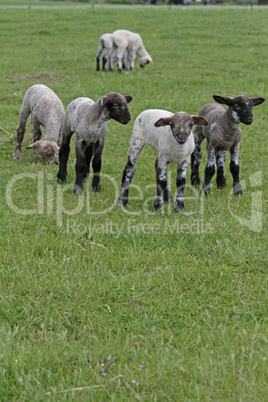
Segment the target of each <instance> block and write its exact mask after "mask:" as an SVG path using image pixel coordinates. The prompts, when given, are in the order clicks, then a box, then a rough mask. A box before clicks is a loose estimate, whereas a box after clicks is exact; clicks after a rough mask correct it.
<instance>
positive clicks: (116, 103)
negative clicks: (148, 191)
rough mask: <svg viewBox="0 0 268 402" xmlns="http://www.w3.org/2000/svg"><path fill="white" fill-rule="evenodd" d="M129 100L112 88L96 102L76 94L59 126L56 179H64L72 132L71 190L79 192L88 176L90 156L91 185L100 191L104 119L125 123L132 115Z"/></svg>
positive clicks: (104, 133)
mask: <svg viewBox="0 0 268 402" xmlns="http://www.w3.org/2000/svg"><path fill="white" fill-rule="evenodd" d="M131 100H132V97H131V96H124V95H121V94H119V93H117V92H111V93H108V94H107V95H105V96H103V97H101V98H100V99H99V100H98V101H97V102H94V101H93V100H92V99H90V98H77V99H75V100H73V101H72V102H71V103H70V104H69V105H68V107H67V110H66V115H65V119H64V122H63V126H62V130H61V135H62V142H61V146H60V153H59V172H58V175H57V177H58V181H62V182H65V181H66V175H67V162H68V157H69V152H70V139H71V137H72V135H73V133H75V134H76V140H75V151H76V165H75V170H76V181H75V185H74V193H77V194H78V195H81V194H82V192H83V180H84V179H88V177H89V169H90V162H91V159H92V157H93V160H92V167H93V171H94V175H93V180H92V187H93V190H94V191H95V192H96V193H98V192H99V191H100V189H101V184H100V177H99V175H100V170H101V163H102V151H103V147H104V142H105V135H106V133H107V121H108V120H110V119H114V120H116V121H118V122H119V123H121V124H127V123H128V122H129V121H130V119H131V117H130V113H129V110H128V107H127V103H129V102H130V101H131Z"/></svg>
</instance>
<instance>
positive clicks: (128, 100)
mask: <svg viewBox="0 0 268 402" xmlns="http://www.w3.org/2000/svg"><path fill="white" fill-rule="evenodd" d="M124 97H125V98H126V101H127V103H129V102H131V101H132V99H133V98H132V96H130V95H124Z"/></svg>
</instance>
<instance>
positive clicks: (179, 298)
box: [0, 0, 268, 401]
mask: <svg viewBox="0 0 268 402" xmlns="http://www.w3.org/2000/svg"><path fill="white" fill-rule="evenodd" d="M267 18H268V7H257V6H256V7H255V6H254V7H253V9H252V11H251V12H250V9H249V8H248V6H231V5H230V6H226V5H225V6H201V5H195V6H187V7H181V6H178V7H176V6H172V7H171V9H169V7H168V6H166V5H159V6H135V7H132V6H120V5H114V6H110V5H104V4H98V3H96V4H86V3H85V4H82V3H65V2H64V3H63V2H49V1H39V2H35V1H30V0H29V1H23V0H21V1H19V0H17V1H15V0H14V1H13V0H9V1H4V0H0V20H1V53H0V61H1V64H0V65H1V68H0V82H1V93H0V102H1V103H0V104H1V111H0V116H1V119H0V167H1V175H0V177H1V179H0V180H1V192H0V197H1V199H0V214H1V226H0V241H1V244H0V400H1V401H45V400H49V401H50V400H51V401H64V400H67V401H72V400H75V401H84V400H85V401H108V400H112V401H126V400H128V401H134V400H140V401H187V400H189V401H190V400H191V401H244V400H247V401H265V400H266V401H267V395H268V386H267V384H268V353H267V350H268V313H267V312H268V286H267V285H268V283H267V261H268V257H267V249H268V248H267V200H268V190H267V177H268V163H267V147H268V140H267V132H268V119H267V117H268V100H266V102H264V103H263V104H262V105H260V106H258V107H256V108H255V109H254V122H253V124H252V125H250V126H245V125H244V126H242V135H243V136H242V140H241V147H240V158H239V160H240V169H241V170H240V172H241V173H240V177H241V182H242V185H243V189H244V193H243V195H242V196H239V197H234V196H233V195H232V178H231V175H230V172H229V168H228V166H229V155H228V156H227V160H226V176H227V187H226V188H225V189H223V190H217V188H216V184H215V178H213V181H212V183H213V185H212V189H211V193H210V195H209V196H208V197H206V198H205V197H201V196H199V192H198V190H197V189H193V188H191V186H190V184H189V177H190V168H189V170H188V173H187V187H186V190H185V213H184V214H179V215H178V214H175V213H174V211H173V208H174V205H165V206H164V208H163V211H162V213H161V214H158V215H155V214H154V212H153V202H154V197H155V171H154V163H155V159H156V157H157V153H156V151H155V150H153V149H152V148H149V147H147V148H146V147H145V148H144V150H143V151H142V153H141V154H140V157H139V159H138V162H137V165H136V173H135V176H134V179H133V184H132V186H131V187H130V200H129V205H128V208H127V209H126V210H125V211H124V210H122V209H121V208H120V207H119V206H118V205H117V198H118V195H119V190H120V183H121V177H122V172H123V169H124V166H125V163H126V161H127V151H128V145H129V140H130V137H131V132H132V127H133V123H134V120H135V118H136V117H137V116H138V114H139V113H140V112H141V111H143V110H145V109H149V108H161V109H167V110H170V111H172V112H176V111H180V110H184V111H186V112H188V113H190V114H197V113H198V111H199V109H200V108H201V107H202V106H203V105H204V104H205V103H208V102H212V101H213V99H212V96H213V95H214V94H217V95H223V96H237V95H240V94H244V95H247V96H252V97H266V98H267V84H268V74H267V73H268V67H267V66H268V52H267V45H268V40H267V38H268V26H267ZM119 28H126V29H129V30H132V31H134V32H139V33H140V34H141V35H142V37H143V40H144V44H145V47H146V49H147V50H148V52H149V53H150V54H151V56H152V58H153V64H152V65H148V66H146V67H145V69H140V68H139V65H138V60H137V59H136V69H135V71H134V72H132V71H131V72H124V73H123V74H120V73H118V72H117V71H115V72H114V73H110V72H106V73H105V72H96V71H95V70H96V61H95V55H96V51H97V45H98V38H99V36H100V35H101V34H103V33H105V32H112V31H114V30H116V29H119ZM36 83H44V84H46V85H48V86H49V87H50V88H52V89H53V90H54V91H55V92H56V93H57V95H58V96H59V97H60V98H61V99H62V101H63V103H64V106H65V108H66V107H67V105H68V104H69V102H70V101H71V100H73V99H74V98H76V97H80V96H88V97H90V98H92V99H94V100H97V99H99V98H100V97H101V96H103V95H104V94H106V93H108V92H111V91H117V92H120V93H122V94H125V95H131V96H133V100H132V102H131V103H130V104H129V110H130V113H131V116H132V120H131V122H130V123H129V124H128V125H126V126H123V125H121V124H119V123H117V122H115V121H109V122H108V133H107V137H106V145H105V148H104V152H103V166H102V175H101V182H102V190H101V192H100V193H99V194H95V193H94V192H93V191H92V189H91V183H90V182H89V183H86V184H85V186H84V193H83V196H82V197H78V196H76V195H74V194H73V191H72V189H73V184H74V181H75V153H74V138H75V136H73V138H72V141H71V153H70V158H69V163H68V177H67V183H66V184H65V185H59V184H58V183H57V180H56V174H57V171H58V167H57V166H56V165H49V166H48V165H42V164H40V163H36V162H35V161H34V159H33V156H32V154H31V152H30V150H26V149H25V146H27V144H28V145H29V144H30V143H31V138H32V137H31V126H30V119H28V123H27V130H26V134H25V141H24V143H23V151H22V159H21V160H20V161H14V160H13V158H12V152H13V151H14V148H15V143H16V141H15V140H16V128H17V126H18V123H19V110H20V106H21V103H22V99H23V95H24V93H25V92H26V90H27V89H28V88H29V87H30V86H31V85H33V84H36ZM203 147H204V149H203V158H202V163H201V168H200V171H201V179H203V177H204V169H205V163H206V151H205V144H203ZM169 182H170V186H171V190H172V193H173V195H174V194H175V193H176V166H173V165H171V166H170V168H169Z"/></svg>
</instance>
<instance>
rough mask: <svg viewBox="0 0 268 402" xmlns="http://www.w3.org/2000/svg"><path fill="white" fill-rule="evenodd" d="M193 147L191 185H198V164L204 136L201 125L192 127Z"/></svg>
mask: <svg viewBox="0 0 268 402" xmlns="http://www.w3.org/2000/svg"><path fill="white" fill-rule="evenodd" d="M194 139H195V149H194V152H193V153H192V155H191V184H192V186H199V185H200V177H199V166H200V162H201V158H202V142H203V140H204V136H203V133H202V127H195V129H194Z"/></svg>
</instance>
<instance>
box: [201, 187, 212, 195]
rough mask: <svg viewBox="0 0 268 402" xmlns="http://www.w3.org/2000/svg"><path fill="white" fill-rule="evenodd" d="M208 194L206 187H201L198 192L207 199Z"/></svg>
mask: <svg viewBox="0 0 268 402" xmlns="http://www.w3.org/2000/svg"><path fill="white" fill-rule="evenodd" d="M209 193H210V187H208V186H203V187H202V188H201V190H200V195H202V194H205V196H206V197H207V196H208V195H209Z"/></svg>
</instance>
